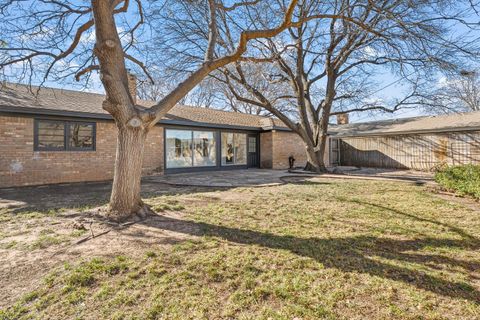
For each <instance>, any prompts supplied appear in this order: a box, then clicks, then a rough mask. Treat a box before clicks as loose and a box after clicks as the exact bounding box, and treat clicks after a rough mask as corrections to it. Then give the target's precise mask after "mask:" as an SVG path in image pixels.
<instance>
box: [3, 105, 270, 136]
mask: <svg viewBox="0 0 480 320" xmlns="http://www.w3.org/2000/svg"><path fill="white" fill-rule="evenodd" d="M0 113H8V114H22V115H29V116H56V117H69V118H83V119H99V120H112V121H113V118H112V116H111V115H110V114H102V113H89V112H78V111H66V110H52V109H39V108H32V107H21V108H16V107H12V106H1V105H0ZM158 124H160V125H174V126H185V127H199V128H218V129H231V130H246V131H263V130H264V129H263V128H261V127H253V126H241V125H228V124H216V123H208V122H195V121H188V120H171V119H162V120H160V121H159V122H158Z"/></svg>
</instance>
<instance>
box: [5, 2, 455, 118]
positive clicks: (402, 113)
mask: <svg viewBox="0 0 480 320" xmlns="http://www.w3.org/2000/svg"><path fill="white" fill-rule="evenodd" d="M125 18H126V19H127V20H129V19H131V20H133V19H134V18H135V9H132V10H131V11H130V12H129V13H128V14H127V15H126V17H125ZM460 31H461V30H459V32H460ZM83 41H85V42H89V41H90V42H91V41H94V34H93V33H90V34H89V35H86V36H85V38H84V39H83ZM10 80H13V79H10ZM373 80H374V81H375V82H377V83H379V84H381V86H380V88H379V89H380V90H379V91H378V92H375V97H377V98H383V99H393V98H396V97H398V98H400V97H402V96H403V94H404V93H405V89H406V88H405V87H404V86H403V85H402V84H401V83H396V80H397V78H396V77H395V76H394V75H393V74H391V73H390V72H389V71H388V70H381V69H379V72H378V73H376V75H375V77H374V79H373ZM33 82H34V83H39V81H38V79H37V81H35V80H34V81H33ZM390 84H392V85H390ZM44 85H45V86H48V87H55V88H64V89H72V90H82V91H89V92H96V93H103V92H104V90H103V87H102V85H101V82H100V80H99V77H98V74H97V73H96V72H93V73H92V75H91V82H90V84H89V86H88V87H87V88H85V87H84V85H83V83H76V82H75V81H74V79H73V78H72V79H65V80H62V81H52V80H47V81H46V82H45V84H44ZM436 85H437V83H432V86H436ZM421 114H423V110H418V109H405V110H399V111H398V112H396V113H395V114H389V113H377V114H374V115H372V114H370V113H369V114H367V113H359V114H352V115H351V120H352V121H354V122H361V121H369V120H379V119H388V118H396V117H410V116H418V115H421Z"/></svg>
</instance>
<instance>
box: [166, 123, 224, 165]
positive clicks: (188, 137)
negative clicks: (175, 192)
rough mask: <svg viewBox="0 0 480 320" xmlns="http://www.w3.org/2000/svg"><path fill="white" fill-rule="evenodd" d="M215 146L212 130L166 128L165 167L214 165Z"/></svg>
mask: <svg viewBox="0 0 480 320" xmlns="http://www.w3.org/2000/svg"><path fill="white" fill-rule="evenodd" d="M215 146H216V143H215V133H214V132H212V131H191V130H171V129H167V130H166V143H165V151H166V162H167V168H185V167H192V166H195V167H205V166H215V165H216V152H215Z"/></svg>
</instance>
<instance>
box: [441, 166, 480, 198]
mask: <svg viewBox="0 0 480 320" xmlns="http://www.w3.org/2000/svg"><path fill="white" fill-rule="evenodd" d="M435 181H437V183H439V184H440V185H441V186H442V187H443V188H445V189H446V190H449V191H452V192H455V193H457V194H459V195H462V196H463V195H469V196H473V197H474V198H475V199H480V165H472V164H468V165H463V166H451V167H446V168H443V169H440V170H439V171H437V173H435Z"/></svg>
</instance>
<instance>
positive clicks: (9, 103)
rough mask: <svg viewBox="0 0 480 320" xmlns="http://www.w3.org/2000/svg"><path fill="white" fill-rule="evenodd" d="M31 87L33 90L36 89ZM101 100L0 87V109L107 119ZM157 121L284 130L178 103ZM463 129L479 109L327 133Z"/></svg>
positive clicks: (479, 118)
mask: <svg viewBox="0 0 480 320" xmlns="http://www.w3.org/2000/svg"><path fill="white" fill-rule="evenodd" d="M32 89H33V90H32V91H33V92H36V89H37V88H36V87H32ZM104 99H105V96H104V95H102V94H96V93H88V92H80V91H73V90H65V89H54V88H42V90H40V92H39V94H38V96H34V95H33V94H32V93H31V91H30V90H29V87H27V86H25V85H20V84H13V83H6V84H5V85H2V86H0V111H6V112H14V113H29V114H50V115H69V116H75V117H87V118H88V117H92V118H103V119H111V116H110V115H109V114H108V113H107V112H106V111H105V110H103V109H102V102H103V100H104ZM138 103H139V104H140V105H143V106H146V107H148V106H151V105H153V104H154V102H153V101H142V100H140V101H138ZM161 123H166V124H178V125H182V124H184V125H197V126H204V127H206V126H212V127H225V128H229V127H238V128H245V129H252V130H262V129H263V130H269V129H284V130H285V129H287V128H286V126H285V124H283V123H282V122H281V121H280V120H279V119H276V118H269V117H264V116H257V115H250V114H244V113H237V112H228V111H222V110H216V109H207V108H198V107H189V106H181V105H178V106H176V107H174V108H173V109H172V110H170V112H169V113H168V114H167V116H166V117H165V118H163V119H162V120H161ZM463 130H480V111H479V112H469V113H459V114H451V115H441V116H428V117H414V118H403V119H394V120H384V121H374V122H364V123H352V124H347V125H332V126H330V130H329V134H331V135H334V136H338V137H340V136H343V137H346V136H366V135H385V134H401V133H404V134H405V133H422V132H442V131H463Z"/></svg>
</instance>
